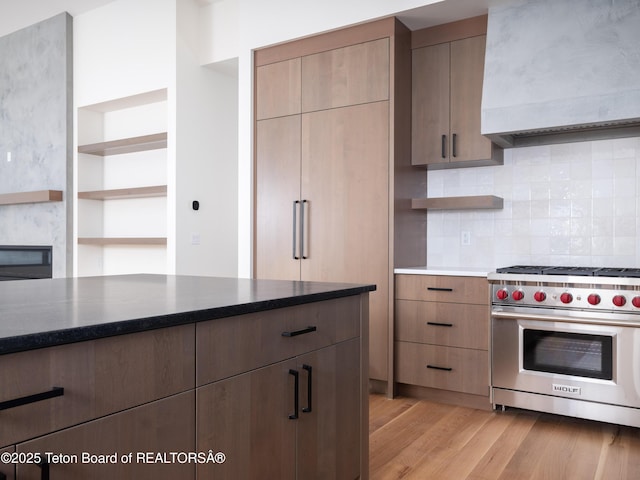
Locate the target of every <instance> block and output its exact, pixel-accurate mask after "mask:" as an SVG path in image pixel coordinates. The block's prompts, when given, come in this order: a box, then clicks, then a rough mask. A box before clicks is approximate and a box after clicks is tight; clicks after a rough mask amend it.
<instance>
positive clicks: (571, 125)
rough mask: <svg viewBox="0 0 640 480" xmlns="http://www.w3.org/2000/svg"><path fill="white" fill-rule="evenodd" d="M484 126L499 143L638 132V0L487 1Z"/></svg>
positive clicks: (545, 141)
mask: <svg viewBox="0 0 640 480" xmlns="http://www.w3.org/2000/svg"><path fill="white" fill-rule="evenodd" d="M481 130H482V134H484V135H486V136H487V137H489V138H491V140H493V141H494V142H495V143H497V144H498V145H501V146H503V147H514V146H515V147H517V146H527V145H540V144H550V143H564V142H575V141H581V140H595V139H603V138H618V137H629V136H640V0H501V1H498V2H496V3H494V4H492V5H491V7H490V8H489V18H488V24H487V50H486V56H485V70H484V82H483V90H482V126H481Z"/></svg>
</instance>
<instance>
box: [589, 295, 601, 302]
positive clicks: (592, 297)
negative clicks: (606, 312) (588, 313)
mask: <svg viewBox="0 0 640 480" xmlns="http://www.w3.org/2000/svg"><path fill="white" fill-rule="evenodd" d="M600 300H601V299H600V295H598V294H597V293H592V294H591V295H589V296H588V297H587V302H589V304H590V305H598V304H599V303H600Z"/></svg>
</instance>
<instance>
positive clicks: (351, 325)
mask: <svg viewBox="0 0 640 480" xmlns="http://www.w3.org/2000/svg"><path fill="white" fill-rule="evenodd" d="M312 328H315V330H312ZM287 333H288V334H287ZM359 335H360V297H359V296H352V297H345V298H339V299H335V300H329V301H324V302H316V303H307V304H304V305H297V306H293V307H288V308H281V309H277V310H270V311H265V312H260V313H254V314H249V315H242V316H238V317H227V318H221V319H216V320H211V321H209V322H201V323H198V324H197V325H196V384H197V385H198V386H200V385H204V384H207V383H210V382H214V381H217V380H221V379H223V378H227V377H230V376H233V375H238V374H240V373H243V372H248V371H250V370H253V369H256V368H259V367H262V366H265V365H269V364H271V363H276V362H279V361H281V360H284V359H287V358H291V357H294V356H296V355H300V354H302V353H306V352H310V351H312V350H316V349H318V348H322V347H325V346H328V345H332V344H334V343H338V342H341V341H344V340H348V339H350V338H355V337H357V336H359ZM221 338H224V339H226V341H224V342H220V340H219V339H221Z"/></svg>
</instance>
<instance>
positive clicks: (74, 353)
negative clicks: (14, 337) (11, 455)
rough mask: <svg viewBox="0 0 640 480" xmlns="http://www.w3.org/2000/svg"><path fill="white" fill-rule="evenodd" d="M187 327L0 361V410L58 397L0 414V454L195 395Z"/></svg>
mask: <svg viewBox="0 0 640 480" xmlns="http://www.w3.org/2000/svg"><path fill="white" fill-rule="evenodd" d="M194 361H195V352H194V326H193V325H183V326H179V327H172V328H164V329H158V330H152V331H148V332H141V333H135V334H130V335H122V336H118V337H110V338H104V339H100V340H93V341H87V342H80V343H74V344H70V345H61V346H57V347H50V348H43V349H39V350H32V351H27V352H19V353H13V354H8V355H2V356H0V402H5V401H10V400H16V399H24V398H25V397H26V398H27V399H29V397H31V396H33V395H36V394H40V393H45V392H52V389H53V388H54V387H61V388H63V389H64V392H63V395H61V396H54V397H52V398H47V399H42V400H39V401H30V402H27V403H26V404H24V405H18V406H13V407H11V408H7V409H4V410H1V411H0V419H1V422H2V428H1V429H0V446H5V445H9V444H13V443H18V442H20V441H23V440H26V439H29V438H33V437H35V436H39V435H43V434H46V433H49V432H51V431H54V430H58V429H60V428H64V427H69V426H72V425H75V424H78V423H80V422H84V421H87V420H91V419H93V418H95V417H98V416H102V415H106V414H108V413H113V412H116V411H119V410H124V409H126V408H130V407H134V406H136V405H140V404H142V403H146V402H149V401H152V400H155V399H158V398H162V397H165V396H168V395H171V394H173V393H178V392H181V391H185V390H188V389H190V388H193V387H194V380H193V372H194V371H195V364H194Z"/></svg>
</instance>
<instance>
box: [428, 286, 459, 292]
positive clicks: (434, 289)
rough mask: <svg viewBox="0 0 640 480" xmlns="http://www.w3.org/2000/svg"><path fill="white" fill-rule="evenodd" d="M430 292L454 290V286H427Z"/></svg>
mask: <svg viewBox="0 0 640 480" xmlns="http://www.w3.org/2000/svg"><path fill="white" fill-rule="evenodd" d="M427 290H429V291H430V292H453V288H442V287H427Z"/></svg>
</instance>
